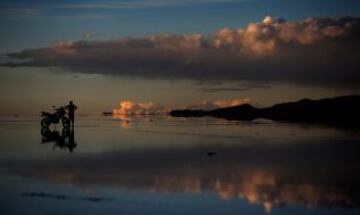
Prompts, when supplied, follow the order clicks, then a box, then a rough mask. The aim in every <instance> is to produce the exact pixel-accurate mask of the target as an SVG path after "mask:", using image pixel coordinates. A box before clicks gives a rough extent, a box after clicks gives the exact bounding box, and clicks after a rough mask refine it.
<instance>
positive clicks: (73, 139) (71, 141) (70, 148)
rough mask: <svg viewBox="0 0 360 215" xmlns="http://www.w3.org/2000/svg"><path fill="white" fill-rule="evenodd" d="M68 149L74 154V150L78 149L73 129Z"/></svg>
mask: <svg viewBox="0 0 360 215" xmlns="http://www.w3.org/2000/svg"><path fill="white" fill-rule="evenodd" d="M68 138H69V139H68V148H69V151H70V152H72V151H73V150H74V148H75V147H76V145H77V144H76V142H75V131H74V129H71V130H70V133H69V137H68Z"/></svg>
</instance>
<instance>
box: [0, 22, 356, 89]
mask: <svg viewBox="0 0 360 215" xmlns="http://www.w3.org/2000/svg"><path fill="white" fill-rule="evenodd" d="M359 38H360V18H352V17H335V18H309V19H307V20H305V21H299V22H290V21H286V20H284V19H281V18H273V17H270V16H267V17H265V18H264V20H263V21H262V22H260V23H250V24H249V25H247V26H246V27H245V28H240V29H230V28H223V29H220V30H218V31H216V32H214V33H213V34H211V35H203V34H182V35H173V34H160V35H153V36H149V37H144V38H131V37H127V38H119V39H117V40H110V41H66V42H60V43H57V44H53V45H51V46H49V47H45V48H39V49H29V50H22V51H20V52H16V53H9V54H8V56H9V57H11V58H12V59H15V60H21V62H15V61H6V62H3V63H2V64H1V65H2V66H8V67H19V66H37V67H60V68H64V69H67V70H68V71H75V72H83V73H97V74H104V75H120V76H130V77H142V78H161V79H192V80H198V81H214V80H216V81H222V80H234V81H247V82H264V81H265V82H269V81H284V82H292V83H300V84H313V85H323V86H325V85H326V86H340V87H356V86H357V87H358V86H360V84H359V83H360V73H359V66H360V65H359V64H360V43H359V42H360V39H359Z"/></svg>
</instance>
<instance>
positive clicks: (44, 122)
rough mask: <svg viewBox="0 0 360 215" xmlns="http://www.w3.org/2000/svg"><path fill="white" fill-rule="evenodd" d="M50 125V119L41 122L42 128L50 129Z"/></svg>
mask: <svg viewBox="0 0 360 215" xmlns="http://www.w3.org/2000/svg"><path fill="white" fill-rule="evenodd" d="M49 125H50V119H49V118H44V119H42V120H41V126H42V127H49Z"/></svg>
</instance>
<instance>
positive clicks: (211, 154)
mask: <svg viewBox="0 0 360 215" xmlns="http://www.w3.org/2000/svg"><path fill="white" fill-rule="evenodd" d="M207 155H208V156H215V155H216V153H215V152H207Z"/></svg>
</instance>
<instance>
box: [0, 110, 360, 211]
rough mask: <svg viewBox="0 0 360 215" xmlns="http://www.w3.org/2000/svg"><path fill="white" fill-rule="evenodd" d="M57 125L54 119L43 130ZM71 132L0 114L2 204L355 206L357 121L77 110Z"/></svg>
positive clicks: (358, 194)
mask: <svg viewBox="0 0 360 215" xmlns="http://www.w3.org/2000/svg"><path fill="white" fill-rule="evenodd" d="M55 131H58V132H59V135H60V137H61V135H62V134H63V131H62V127H61V126H60V125H57V126H56V127H55V126H52V127H51V128H50V132H55ZM72 135H73V140H71V141H72V144H69V139H66V140H65V142H64V141H63V140H62V139H60V140H59V139H56V138H55V139H51V138H50V139H49V138H46V137H44V136H42V135H41V127H40V125H39V119H38V118H37V117H27V118H24V117H17V118H13V117H3V118H2V120H1V121H0V178H1V180H0V191H1V195H0V202H1V203H0V211H1V212H4V214H24V213H25V214H49V213H51V214H62V213H70V214H78V213H80V212H81V213H86V214H98V213H100V212H101V213H108V214H120V213H122V214H124V213H125V214H145V213H146V214H185V213H186V214H204V213H206V214H268V213H270V214H359V213H360V180H359V179H360V168H359V166H358V164H359V161H360V158H359V156H358V155H359V152H360V145H359V144H360V135H359V131H357V130H349V129H339V128H333V127H320V126H315V125H311V126H310V125H301V124H286V123H274V122H270V121H264V120H258V121H254V122H235V121H226V120H218V119H213V118H202V119H182V118H168V117H147V118H129V119H111V118H104V117H82V118H81V119H79V120H78V122H77V123H76V126H75V128H74V131H73V133H72Z"/></svg>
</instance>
